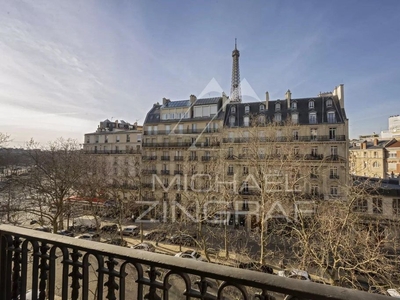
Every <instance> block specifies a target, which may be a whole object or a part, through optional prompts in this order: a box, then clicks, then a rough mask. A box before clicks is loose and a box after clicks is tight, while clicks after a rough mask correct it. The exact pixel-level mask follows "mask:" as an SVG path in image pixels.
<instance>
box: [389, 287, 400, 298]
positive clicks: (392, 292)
mask: <svg viewBox="0 0 400 300" xmlns="http://www.w3.org/2000/svg"><path fill="white" fill-rule="evenodd" d="M386 292H387V293H388V295H389V296H390V297H393V298H400V289H399V290H396V289H388V290H386Z"/></svg>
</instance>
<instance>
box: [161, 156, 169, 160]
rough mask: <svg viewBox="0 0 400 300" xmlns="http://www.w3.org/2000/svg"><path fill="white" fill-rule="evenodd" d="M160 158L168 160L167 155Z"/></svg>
mask: <svg viewBox="0 0 400 300" xmlns="http://www.w3.org/2000/svg"><path fill="white" fill-rule="evenodd" d="M161 160H169V156H161Z"/></svg>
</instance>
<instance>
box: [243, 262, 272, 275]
mask: <svg viewBox="0 0 400 300" xmlns="http://www.w3.org/2000/svg"><path fill="white" fill-rule="evenodd" d="M239 268H240V269H247V270H252V271H258V272H264V273H268V274H273V273H274V270H273V269H272V268H271V267H270V266H267V265H263V264H260V263H259V262H255V261H251V262H245V263H244V262H243V263H240V264H239Z"/></svg>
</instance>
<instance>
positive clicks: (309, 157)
mask: <svg viewBox="0 0 400 300" xmlns="http://www.w3.org/2000/svg"><path fill="white" fill-rule="evenodd" d="M304 159H305V160H323V159H324V155H323V154H312V153H311V154H306V155H304Z"/></svg>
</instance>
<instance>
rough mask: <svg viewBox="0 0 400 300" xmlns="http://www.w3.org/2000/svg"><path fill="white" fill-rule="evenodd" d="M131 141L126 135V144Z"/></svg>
mask: <svg viewBox="0 0 400 300" xmlns="http://www.w3.org/2000/svg"><path fill="white" fill-rule="evenodd" d="M130 141H131V137H130V136H129V134H127V135H126V142H127V143H129V142H130Z"/></svg>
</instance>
